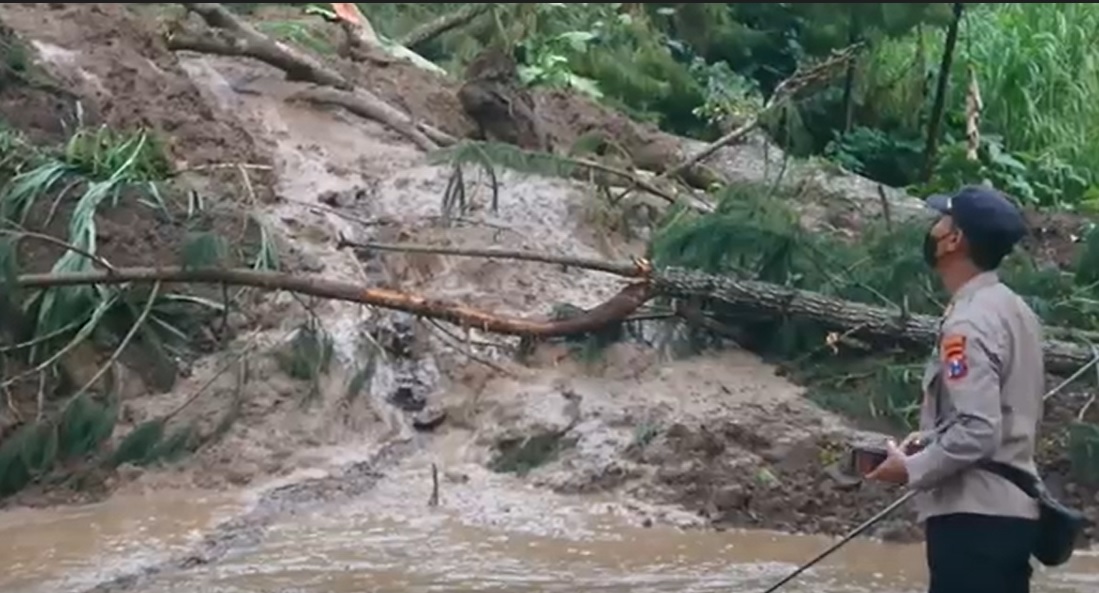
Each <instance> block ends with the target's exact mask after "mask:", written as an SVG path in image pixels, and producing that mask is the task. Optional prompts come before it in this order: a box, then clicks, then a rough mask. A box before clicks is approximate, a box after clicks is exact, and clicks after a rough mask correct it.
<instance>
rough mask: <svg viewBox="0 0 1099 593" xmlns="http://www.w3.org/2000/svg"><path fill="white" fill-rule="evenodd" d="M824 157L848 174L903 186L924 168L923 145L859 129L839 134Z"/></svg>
mask: <svg viewBox="0 0 1099 593" xmlns="http://www.w3.org/2000/svg"><path fill="white" fill-rule="evenodd" d="M824 154H825V156H827V157H828V158H830V159H832V160H834V161H835V162H836V163H838V164H840V165H842V166H843V167H844V168H845V169H847V170H848V171H852V172H854V173H858V174H860V175H865V176H867V177H870V178H871V179H875V180H877V181H880V182H882V183H885V184H887V185H891V186H893V187H903V186H906V185H909V184H911V183H912V182H914V181H916V179H915V177H914V174H915V173H916V172H917V171H919V170H920V168H921V167H922V165H923V142H922V141H920V140H919V139H918V138H905V137H901V136H897V135H892V134H888V133H886V132H884V131H883V130H881V129H878V128H867V127H862V126H860V127H856V128H855V129H853V130H851V131H850V132H847V133H845V134H838V135H837V137H836V139H835V140H833V141H832V142H830V143H829V144H828V146H827V147H826V148H825V150H824ZM955 187H960V185H959V186H955Z"/></svg>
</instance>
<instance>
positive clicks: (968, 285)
mask: <svg viewBox="0 0 1099 593" xmlns="http://www.w3.org/2000/svg"><path fill="white" fill-rule="evenodd" d="M998 282H1000V276H999V274H997V273H996V272H995V271H989V272H981V273H980V274H977V275H976V276H974V277H972V278H970V279H969V280H966V282H965V284H963V285H962V287H961V288H959V289H958V291H957V292H955V293H954V296H952V297H950V304H949V305H947V307H946V312H947V313H949V312H950V310H951V309H953V308H954V304H955V303H957V302H960V301H962V300H964V299H966V298H968V297H971V296H973V293H975V292H977V291H978V290H980V289H982V288H985V287H986V286H992V285H994V284H997V283H998Z"/></svg>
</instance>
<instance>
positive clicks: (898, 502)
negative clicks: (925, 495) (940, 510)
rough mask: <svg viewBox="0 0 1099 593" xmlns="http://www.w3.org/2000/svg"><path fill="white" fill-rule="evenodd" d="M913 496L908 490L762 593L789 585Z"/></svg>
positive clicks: (914, 492)
mask: <svg viewBox="0 0 1099 593" xmlns="http://www.w3.org/2000/svg"><path fill="white" fill-rule="evenodd" d="M915 495H916V491H915V490H909V491H908V492H905V493H904V496H902V497H900V498H898V499H897V500H895V501H893V504H890V505H889V506H887V507H885V508H884V509H882V511H881V512H880V513H878V514H877V515H874V516H873V517H870V518H869V519H867V520H866V521H865V522H864V523H863V524H862V525H859V526H858V527H856V528H854V529H852V530H851V532H850V533H848V534H847V535H845V536H843V539H841V540H839V541H838V542H836V543H834V544H832V545H831V546H829V547H828V549H827V550H825V551H823V552H821V553H820V554H817V556H816V557H815V558H813V559H812V560H810V561H809V562H806V563H805V564H802V565H801V566H799V567H798V568H797V570H795V571H794V572H792V573H790V574H788V575H786V576H785V577H783V579H782V580H781V581H779V582H777V583H775V584H774V585H771V587H770V588H769V589H767V590H766V591H764V592H763V593H775V591H778V590H779V589H781V588H782V586H783V585H785V584H786V583H789V582H790V581H792V580H794V579H796V578H797V577H798V575H800V574H801V573H803V572H805V571H807V570H809V569H810V568H812V567H813V566H814V565H816V563H818V562H820V561H821V560H824V559H825V558H827V557H829V556H831V555H832V554H833V553H835V551H836V550H838V549H840V548H842V547H843V546H845V545H847V542H850V541H851V540H853V539H855V538H856V537H858V536H860V535H862V533H863V532H864V531H866V530H867V529H870V528H871V527H873V526H874V524H876V523H878V522H879V521H881V520H882V519H884V518H886V517H888V516H889V515H890V514H891V513H892V512H893V511H895V510H897V509H899V508H900V507H902V506H904V503H906V502H908V500H909V499H910V498H912V497H913V496H915Z"/></svg>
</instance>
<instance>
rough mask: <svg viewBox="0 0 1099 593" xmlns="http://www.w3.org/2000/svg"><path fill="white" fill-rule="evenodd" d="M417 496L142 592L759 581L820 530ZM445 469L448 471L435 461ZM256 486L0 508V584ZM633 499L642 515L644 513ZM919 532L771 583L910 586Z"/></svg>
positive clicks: (386, 484) (78, 584) (79, 558)
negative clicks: (230, 491) (696, 525)
mask: <svg viewBox="0 0 1099 593" xmlns="http://www.w3.org/2000/svg"><path fill="white" fill-rule="evenodd" d="M463 472H465V473H460V474H458V475H459V476H460V477H459V478H452V479H444V480H441V482H442V485H441V488H440V490H441V502H440V504H439V505H438V506H435V507H429V506H428V505H427V503H426V501H427V498H428V496H429V495H430V483H429V480H425V479H423V476H424V475H425V474H424V468H422V467H421V468H417V469H412V470H405V471H403V472H402V473H401V474H398V475H395V476H390V477H387V478H385V479H384V480H382V482H381V483H379V484H378V485H377V487H376V488H374V489H373V490H371V491H370V492H367V493H364V494H363V495H362V496H361V497H355V498H354V499H353V500H352V501H351V502H347V503H342V504H339V505H329V506H327V507H322V508H315V509H311V510H309V511H308V512H304V511H302V512H293V513H287V514H284V515H280V516H279V517H277V518H276V519H275V520H274V521H273V522H271V523H270V524H269V526H268V528H267V530H266V531H265V532H264V534H263V536H262V538H260V540H259V542H258V543H256V544H255V545H250V546H248V547H247V548H246V549H236V550H233V551H231V552H230V553H229V554H227V555H226V556H224V557H222V558H220V559H218V560H217V561H215V562H211V563H210V564H207V565H204V566H198V567H193V568H187V569H170V570H165V571H163V572H160V573H159V574H157V575H154V576H153V577H152V578H151V579H149V580H148V581H145V582H142V583H140V584H139V585H137V586H136V587H134V588H133V589H131V590H134V591H141V592H148V593H169V592H179V593H182V592H192V591H203V592H210V593H246V592H247V593H253V592H254V593H260V592H263V593H273V592H310V593H312V592H316V593H322V592H324V593H352V592H355V593H358V592H366V591H379V592H389V591H392V592H401V591H410V592H412V591H415V592H421V591H422V592H425V593H426V592H434V591H440V592H442V591H448V592H449V591H453V592H473V591H509V592H535V591H539V592H541V591H545V592H556V591H562V592H569V593H572V592H579V591H600V592H626V591H630V592H673V591H674V592H678V593H692V592H710V591H729V592H739V591H748V592H751V591H763V590H764V589H766V588H767V586H768V585H769V584H770V583H772V582H774V581H775V580H776V579H778V578H781V576H783V575H784V574H786V572H787V571H789V570H791V569H793V568H794V567H795V566H796V565H797V563H799V562H802V561H804V560H806V559H808V558H811V557H812V556H814V555H815V554H816V553H817V552H818V551H820V550H821V549H823V548H825V547H827V546H828V545H829V544H830V543H831V541H832V540H830V539H828V538H824V537H809V536H790V535H780V534H774V533H766V532H733V531H724V532H717V531H702V530H695V529H680V528H676V527H673V526H671V524H675V523H676V519H675V517H673V516H671V515H668V514H661V512H659V511H655V514H654V511H652V509H648V510H639V507H638V506H636V505H635V504H633V503H627V504H623V503H621V502H616V501H609V500H597V499H592V498H589V497H563V496H557V495H553V494H548V493H546V492H545V491H544V490H541V489H538V488H534V487H531V486H529V485H526V484H523V483H522V482H519V481H518V480H514V479H509V478H507V477H501V476H496V475H494V474H490V473H488V472H485V471H484V470H479V469H478V468H475V467H471V468H463ZM447 475H449V476H453V475H455V474H454V473H453V472H448V474H447ZM254 500H256V497H255V493H250V494H242V495H211V494H206V493H188V492H176V493H171V492H152V493H149V494H145V495H128V496H117V497H115V498H113V499H111V500H109V501H107V502H104V503H100V504H96V505H90V506H83V507H67V508H56V509H46V510H15V511H8V512H5V513H3V514H0V591H3V592H4V593H8V592H12V593H15V592H19V593H47V592H49V593H53V592H65V591H83V590H86V589H87V588H88V587H90V586H93V585H95V584H97V583H99V582H101V581H103V580H106V579H109V578H111V577H114V576H118V575H119V574H123V573H127V572H133V571H136V570H140V569H141V568H142V567H147V566H153V565H156V564H157V563H159V562H164V561H166V560H168V559H169V558H171V557H177V558H178V557H179V556H181V555H183V554H185V553H186V552H187V550H188V549H190V548H192V547H193V546H194V545H195V544H196V542H197V541H199V539H200V538H201V537H202V535H203V534H205V533H209V532H210V531H211V530H212V529H213V528H214V527H215V526H216V525H217V524H218V523H220V522H222V521H224V520H226V519H228V518H229V517H232V516H235V515H239V514H240V513H242V512H244V511H245V510H246V509H247V508H248V507H249V505H251V504H254V503H253V502H250V501H254ZM641 515H645V516H649V517H653V516H655V517H657V519H658V520H657V521H656V524H655V525H654V526H651V527H646V526H645V523H646V522H645V521H643V520H642V519H639V517H640V516H641ZM1039 572H1040V574H1039V575H1038V577H1037V581H1036V587H1035V590H1036V591H1044V592H1048V593H1054V592H1057V593H1060V592H1066V593H1067V592H1069V591H1079V592H1085V591H1095V592H1099V556H1095V555H1092V554H1091V553H1090V552H1084V553H1082V554H1081V555H1080V556H1079V557H1078V558H1076V559H1074V561H1073V563H1072V564H1071V566H1069V567H1067V568H1064V569H1057V570H1045V571H1039ZM925 578H926V575H925V569H924V563H923V556H922V549H921V547H920V546H913V545H896V544H882V543H877V542H873V541H869V540H858V541H855V542H853V543H851V544H849V545H848V546H847V547H845V548H843V549H842V550H841V551H839V552H838V553H837V554H836V555H835V556H833V557H832V558H830V559H828V560H826V561H824V562H823V563H822V564H821V565H819V566H818V567H816V568H814V569H812V570H811V571H810V572H809V573H807V574H805V575H803V576H802V577H800V578H799V579H798V580H796V581H794V582H793V583H791V584H789V585H788V586H787V587H786V588H785V589H784V590H785V591H800V592H803V593H807V592H810V591H812V592H818V593H840V592H852V593H853V592H861V591H886V592H890V593H902V592H910V591H911V592H916V591H922V590H923V587H924V586H925Z"/></svg>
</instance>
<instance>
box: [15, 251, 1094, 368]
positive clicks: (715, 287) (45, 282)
mask: <svg viewBox="0 0 1099 593" xmlns="http://www.w3.org/2000/svg"><path fill="white" fill-rule="evenodd" d="M359 247H364V248H375V249H379V248H382V247H384V246H378V245H374V246H371V245H369V244H367V245H360V246H359ZM388 247H389V248H390V250H397V251H399V250H404V251H416V250H419V251H422V252H434V253H446V254H450V255H458V256H462V255H468V256H477V257H498V258H509V259H531V260H537V261H542V262H546V263H561V264H566V265H571V266H574V267H577V268H595V269H598V270H600V271H603V272H609V273H614V274H616V275H619V276H623V277H627V278H632V279H636V282H633V283H630V284H628V285H627V286H626V287H624V288H623V289H622V290H621V291H620V292H619V293H618V294H616V295H615V296H614V297H612V298H610V299H609V300H607V301H606V302H604V303H602V304H600V305H598V306H596V307H594V308H592V309H589V310H588V311H586V312H585V313H584V314H582V315H580V316H576V317H572V318H570V319H567V320H556V321H554V320H549V319H522V318H512V317H505V316H500V315H495V314H492V313H489V312H484V311H479V310H477V309H473V308H471V307H468V306H466V305H462V304H458V303H452V302H448V301H442V300H437V299H431V298H427V297H423V296H419V295H412V294H408V293H404V292H400V291H395V290H388V289H381V288H370V287H364V286H359V285H355V284H350V283H345V282H336V281H332V280H328V279H325V278H321V277H317V276H302V275H290V274H283V273H276V272H265V271H257V270H251V269H223V268H198V269H185V268H116V269H113V270H106V271H89V272H81V273H72V274H24V275H20V276H18V277H17V278H16V280H15V282H16V284H17V285H19V286H21V287H24V288H52V287H60V286H74V285H91V284H99V285H105V284H125V283H131V282H136V283H156V282H163V283H208V284H222V285H236V286H251V287H256V288H261V289H266V290H285V291H289V292H294V293H298V294H304V295H309V296H314V297H320V298H327V299H335V300H341V301H348V302H354V303H361V304H364V305H372V306H376V307H383V308H387V309H396V310H401V311H406V312H409V313H412V314H415V315H418V316H422V317H428V318H434V319H441V320H445V321H449V322H452V323H455V324H458V325H461V326H463V327H469V328H476V329H480V330H482V331H486V332H493V333H500V334H508V335H519V336H533V337H541V338H548V337H555V336H567V335H575V334H581V333H587V332H594V331H596V330H599V329H601V328H603V327H606V326H607V325H610V324H612V323H617V322H621V321H623V320H624V319H625V318H626V317H627V316H629V315H630V314H631V313H633V312H634V311H636V310H637V309H638V308H640V307H641V305H643V304H644V303H646V302H647V301H649V300H651V299H653V298H655V297H660V296H663V297H671V298H678V299H699V300H701V301H702V302H704V303H705V302H706V301H711V302H712V301H719V302H722V303H724V304H726V305H728V306H731V307H734V308H736V309H738V310H741V311H744V312H745V313H752V314H756V315H759V316H767V317H771V318H777V317H780V316H790V317H797V318H803V319H809V320H813V321H816V322H818V323H820V324H822V325H824V326H827V327H830V328H835V329H840V330H843V331H844V332H845V333H846V335H848V336H851V337H864V338H869V339H876V340H889V341H893V342H896V343H901V344H908V345H918V346H925V347H926V346H929V345H931V344H932V343H933V342H934V340H935V339H936V337H937V335H938V318H936V317H933V316H929V315H908V314H905V313H904V312H902V311H898V310H892V309H887V308H884V307H875V306H871V305H866V304H862V303H855V302H850V301H844V300H841V299H837V298H833V297H829V296H826V295H823V294H820V293H815V292H810V291H805V290H798V289H793V288H787V287H783V286H779V285H776V284H769V283H767V282H759V281H752V280H739V279H736V278H731V277H723V276H714V275H709V274H702V273H699V272H693V271H687V270H681V269H662V270H654V269H653V268H652V267H651V266H650V265H649V264H648V262H646V261H644V260H637V261H634V262H624V263H618V264H616V263H613V262H604V263H601V264H599V265H598V266H592V265H586V264H585V262H584V261H582V260H577V259H575V258H554V257H553V256H546V255H540V254H539V255H536V254H523V253H521V252H520V253H518V254H516V252H512V251H504V250H488V249H483V250H477V252H476V253H463V252H461V251H455V250H447V249H441V248H431V247H426V246H407V245H405V246H400V245H398V246H388ZM1045 357H1046V368H1047V370H1048V371H1050V372H1054V373H1071V372H1073V371H1075V370H1077V369H1078V368H1079V367H1080V366H1082V365H1084V364H1086V363H1088V362H1089V361H1091V360H1092V358H1094V353H1093V351H1092V349H1091V348H1089V347H1086V346H1083V345H1079V344H1074V343H1072V342H1065V341H1059V340H1049V341H1047V342H1046V343H1045Z"/></svg>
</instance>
